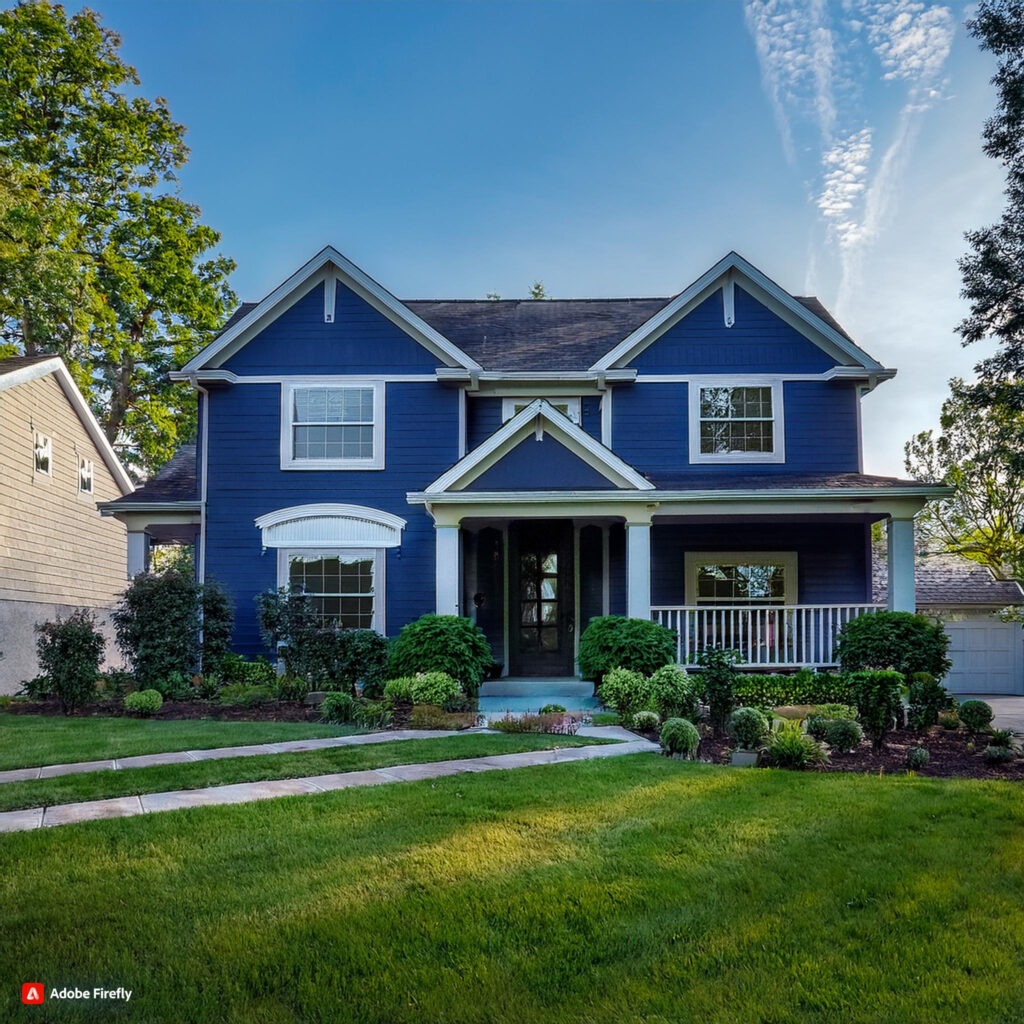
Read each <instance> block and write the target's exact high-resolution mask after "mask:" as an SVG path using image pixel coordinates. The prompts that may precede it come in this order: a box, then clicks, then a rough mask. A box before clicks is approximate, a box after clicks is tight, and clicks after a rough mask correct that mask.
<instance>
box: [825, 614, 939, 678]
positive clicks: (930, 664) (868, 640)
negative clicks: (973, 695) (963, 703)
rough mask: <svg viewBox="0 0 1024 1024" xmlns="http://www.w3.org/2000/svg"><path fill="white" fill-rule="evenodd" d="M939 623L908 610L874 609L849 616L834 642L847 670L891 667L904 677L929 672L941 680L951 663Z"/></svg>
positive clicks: (856, 670) (844, 668) (840, 661)
mask: <svg viewBox="0 0 1024 1024" xmlns="http://www.w3.org/2000/svg"><path fill="white" fill-rule="evenodd" d="M948 647H949V637H948V636H947V635H946V631H945V629H944V628H943V627H942V624H941V623H938V622H932V621H931V620H930V619H927V618H926V617H925V616H923V615H914V614H913V613H911V612H876V613H875V614H874V615H861V616H859V617H858V618H856V619H851V620H850V621H849V622H848V623H847V624H846V625H845V626H843V628H842V631H841V632H840V634H839V637H838V639H837V641H836V653H837V654H838V656H839V664H840V665H842V667H843V670H844V671H846V672H859V671H870V670H872V669H892V670H893V671H894V672H899V673H900V674H901V675H903V676H904V677H906V678H908V679H909V678H910V677H911V676H913V675H914V673H915V672H928V673H929V674H930V675H932V676H934V677H935V678H936V679H941V678H942V677H943V676H944V675H945V674H946V673H947V672H948V671H949V669H950V667H951V666H952V664H953V663H952V662H951V661H950V660H949V658H947V657H946V650H947V648H948Z"/></svg>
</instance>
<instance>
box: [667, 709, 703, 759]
mask: <svg viewBox="0 0 1024 1024" xmlns="http://www.w3.org/2000/svg"><path fill="white" fill-rule="evenodd" d="M699 746H700V733H699V732H697V726H695V725H694V724H693V722H690V721H687V719H685V718H670V719H669V720H668V721H667V722H666V723H665V724H664V725H663V726H662V727H661V748H662V750H664V751H665V753H666V754H679V755H682V756H683V757H686V758H691V759H692V758H693V757H694V756H695V755H696V753H697V748H698V747H699Z"/></svg>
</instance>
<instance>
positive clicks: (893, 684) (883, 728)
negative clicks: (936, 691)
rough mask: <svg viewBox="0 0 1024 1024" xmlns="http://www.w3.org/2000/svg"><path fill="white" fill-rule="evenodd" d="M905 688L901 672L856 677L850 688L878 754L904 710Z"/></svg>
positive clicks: (863, 673) (860, 673) (862, 674)
mask: <svg viewBox="0 0 1024 1024" xmlns="http://www.w3.org/2000/svg"><path fill="white" fill-rule="evenodd" d="M864 618H872V616H864ZM855 621H856V620H855ZM902 687H903V676H902V675H901V674H900V673H899V672H890V671H879V672H855V673H853V676H852V678H851V686H850V689H851V693H852V696H853V701H854V703H855V704H856V705H857V713H858V715H859V716H860V722H861V725H862V726H863V727H864V732H865V733H867V736H868V738H869V739H870V740H871V745H872V746H873V747H874V748H875V750H880V749H881V748H882V744H883V743H885V737H886V736H887V735H888V734H889V731H890V730H891V729H892V725H893V720H894V719H895V717H896V716H897V715H898V714H900V713H901V712H902V710H903V701H902V700H901V698H900V692H901V690H902Z"/></svg>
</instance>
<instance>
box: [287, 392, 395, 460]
mask: <svg viewBox="0 0 1024 1024" xmlns="http://www.w3.org/2000/svg"><path fill="white" fill-rule="evenodd" d="M298 388H302V389H306V388H333V389H339V390H340V389H345V388H352V389H356V388H372V389H373V455H372V456H371V457H370V458H368V459H297V458H295V456H294V454H293V452H294V449H293V447H292V425H293V423H292V395H293V394H294V392H295V391H296V389H298ZM386 390H387V388H386V385H385V384H384V382H383V381H379V380H377V381H374V380H362V381H360V380H358V379H357V378H353V377H346V378H342V379H341V380H340V381H339V379H338V378H336V377H327V376H324V377H312V378H295V379H293V380H291V381H288V382H287V383H284V384H282V385H281V437H280V455H281V469H283V470H291V469H300V470H358V469H366V470H375V469H383V468H384V438H385V425H386V418H385V408H384V399H385V392H386Z"/></svg>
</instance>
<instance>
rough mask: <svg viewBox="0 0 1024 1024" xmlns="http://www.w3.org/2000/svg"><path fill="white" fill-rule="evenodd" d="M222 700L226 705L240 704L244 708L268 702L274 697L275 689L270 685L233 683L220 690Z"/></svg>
mask: <svg viewBox="0 0 1024 1024" xmlns="http://www.w3.org/2000/svg"><path fill="white" fill-rule="evenodd" d="M219 699H220V702H221V704H224V705H230V704H238V705H240V706H241V707H243V708H251V707H255V706H256V705H257V704H267V703H269V702H270V701H272V700H273V699H274V691H273V690H272V689H271V688H270V687H269V686H247V685H246V684H245V683H232V684H231V686H225V687H222V688H221V691H220V698H219Z"/></svg>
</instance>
